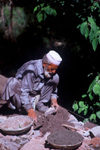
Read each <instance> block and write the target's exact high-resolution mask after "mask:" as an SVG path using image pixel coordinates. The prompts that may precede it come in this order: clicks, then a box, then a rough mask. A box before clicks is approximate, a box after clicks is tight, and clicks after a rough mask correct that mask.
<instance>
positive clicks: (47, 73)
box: [44, 68, 54, 78]
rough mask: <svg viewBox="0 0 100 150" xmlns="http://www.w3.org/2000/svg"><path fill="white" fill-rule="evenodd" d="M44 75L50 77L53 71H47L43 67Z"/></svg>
mask: <svg viewBox="0 0 100 150" xmlns="http://www.w3.org/2000/svg"><path fill="white" fill-rule="evenodd" d="M44 75H45V77H46V78H52V77H53V75H54V74H53V73H50V72H48V71H47V69H46V68H44Z"/></svg>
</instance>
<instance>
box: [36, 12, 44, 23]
mask: <svg viewBox="0 0 100 150" xmlns="http://www.w3.org/2000/svg"><path fill="white" fill-rule="evenodd" d="M36 17H37V20H38V22H39V23H40V22H42V21H43V14H42V13H40V12H39V13H37V15H36Z"/></svg>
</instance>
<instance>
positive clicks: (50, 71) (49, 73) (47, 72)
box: [43, 63, 58, 78]
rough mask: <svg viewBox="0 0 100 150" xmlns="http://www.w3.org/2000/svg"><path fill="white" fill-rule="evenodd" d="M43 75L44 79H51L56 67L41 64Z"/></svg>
mask: <svg viewBox="0 0 100 150" xmlns="http://www.w3.org/2000/svg"><path fill="white" fill-rule="evenodd" d="M43 68H44V75H45V77H46V78H51V77H52V76H53V75H54V74H55V73H56V71H57V69H58V66H57V65H54V64H46V63H44V64H43Z"/></svg>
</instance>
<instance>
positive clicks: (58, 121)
mask: <svg viewBox="0 0 100 150" xmlns="http://www.w3.org/2000/svg"><path fill="white" fill-rule="evenodd" d="M37 115H38V118H39V119H38V122H37V125H34V124H33V126H32V127H31V128H30V130H29V131H27V132H26V133H23V134H21V135H6V134H2V133H0V150H28V149H30V150H33V149H34V150H58V149H55V148H54V147H52V146H50V145H49V144H47V137H48V135H50V134H51V133H53V132H54V131H55V130H59V129H60V127H61V126H62V124H67V128H68V129H69V130H72V131H73V130H74V131H76V132H78V133H79V134H81V135H82V137H83V138H84V139H83V142H82V144H81V145H80V147H78V148H77V149H75V150H100V126H98V125H96V124H93V123H90V122H87V123H83V122H80V121H78V120H77V119H76V118H75V117H74V116H73V115H72V114H70V113H69V112H68V111H67V110H66V109H64V108H62V107H60V110H59V111H58V113H56V114H49V115H47V116H45V115H44V114H42V113H40V112H37ZM0 118H1V119H0V122H3V121H4V120H5V119H6V115H5V116H4V115H0ZM70 126H71V127H72V129H71V128H69V127H70ZM59 150H61V149H59Z"/></svg>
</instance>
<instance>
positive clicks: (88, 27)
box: [78, 17, 100, 51]
mask: <svg viewBox="0 0 100 150" xmlns="http://www.w3.org/2000/svg"><path fill="white" fill-rule="evenodd" d="M78 28H79V29H80V32H81V34H82V35H83V36H85V38H86V39H87V38H89V40H90V42H91V44H92V47H93V50H94V51H95V50H96V48H97V46H98V44H99V43H100V27H99V26H97V25H96V22H95V21H94V19H93V18H92V17H88V19H87V21H84V22H83V23H81V24H80V25H78Z"/></svg>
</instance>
